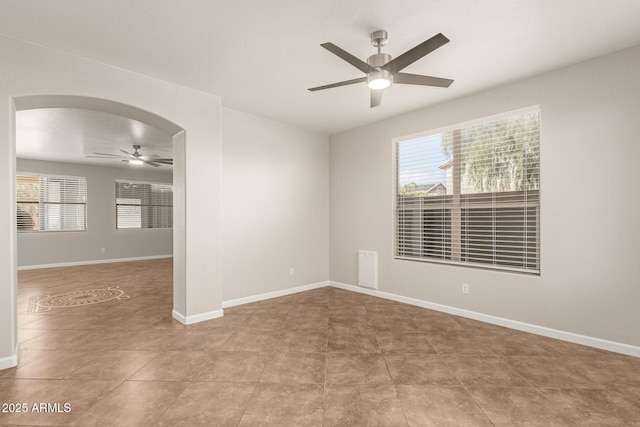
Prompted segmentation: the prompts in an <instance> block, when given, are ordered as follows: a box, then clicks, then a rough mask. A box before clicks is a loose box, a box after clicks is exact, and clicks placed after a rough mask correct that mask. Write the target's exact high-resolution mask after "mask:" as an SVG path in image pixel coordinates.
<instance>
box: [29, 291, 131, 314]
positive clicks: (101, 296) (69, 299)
mask: <svg viewBox="0 0 640 427" xmlns="http://www.w3.org/2000/svg"><path fill="white" fill-rule="evenodd" d="M127 298H129V295H127V294H125V293H124V291H123V290H122V289H120V288H119V287H118V286H115V287H109V288H104V289H84V290H81V291H73V292H65V293H63V294H57V295H47V296H45V297H31V299H30V300H29V312H30V313H40V312H43V311H50V310H52V309H54V308H68V307H79V306H82V305H89V304H98V303H101V302H106V301H111V300H114V299H127Z"/></svg>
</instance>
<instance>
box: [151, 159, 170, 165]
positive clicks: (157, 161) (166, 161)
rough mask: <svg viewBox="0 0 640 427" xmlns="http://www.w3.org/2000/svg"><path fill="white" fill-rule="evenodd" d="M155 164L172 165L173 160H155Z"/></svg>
mask: <svg viewBox="0 0 640 427" xmlns="http://www.w3.org/2000/svg"><path fill="white" fill-rule="evenodd" d="M151 161H152V162H154V163H162V164H163V165H172V164H173V159H153V160H151Z"/></svg>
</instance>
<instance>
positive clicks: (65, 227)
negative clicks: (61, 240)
mask: <svg viewBox="0 0 640 427" xmlns="http://www.w3.org/2000/svg"><path fill="white" fill-rule="evenodd" d="M16 201H17V225H18V231H19V232H28V231H83V230H86V229H87V180H86V178H84V177H78V176H56V175H36V174H25V173H18V174H17V175H16Z"/></svg>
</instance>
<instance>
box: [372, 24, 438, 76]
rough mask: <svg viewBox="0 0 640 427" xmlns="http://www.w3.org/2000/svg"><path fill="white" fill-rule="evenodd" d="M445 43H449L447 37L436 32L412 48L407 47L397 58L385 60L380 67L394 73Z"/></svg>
mask: <svg viewBox="0 0 640 427" xmlns="http://www.w3.org/2000/svg"><path fill="white" fill-rule="evenodd" d="M447 43H449V39H448V38H446V37H445V36H444V35H443V34H442V33H438V34H436V35H435V36H433V37H431V38H430V39H429V40H426V41H424V42H422V43H420V44H419V45H418V46H416V47H414V48H413V49H409V50H408V51H406V52H405V53H403V54H402V55H400V56H398V57H397V58H395V59H392V60H391V61H389V62H387V63H386V64H385V65H383V66H382V68H383V69H385V70H387V71H388V72H390V73H391V74H396V73H397V72H398V71H401V70H402V69H404V68H405V67H408V66H409V65H411V64H413V63H414V62H416V61H417V60H418V59H420V58H422V57H423V56H425V55H427V54H429V53H431V52H433V51H434V50H436V49H437V48H439V47H440V46H442V45H444V44H447Z"/></svg>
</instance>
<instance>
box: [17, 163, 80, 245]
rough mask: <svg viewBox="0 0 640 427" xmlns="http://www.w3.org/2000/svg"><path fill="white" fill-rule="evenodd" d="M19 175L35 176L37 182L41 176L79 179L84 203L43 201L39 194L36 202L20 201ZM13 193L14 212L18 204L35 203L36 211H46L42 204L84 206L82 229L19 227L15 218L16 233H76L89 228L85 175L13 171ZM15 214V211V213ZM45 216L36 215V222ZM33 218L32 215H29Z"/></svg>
mask: <svg viewBox="0 0 640 427" xmlns="http://www.w3.org/2000/svg"><path fill="white" fill-rule="evenodd" d="M20 176H30V177H35V178H37V179H38V183H40V179H41V178H43V177H44V178H54V179H70V180H80V181H81V182H83V184H84V203H63V202H60V203H56V202H45V201H42V200H41V197H40V194H39V195H38V196H39V197H38V201H37V202H24V201H23V202H21V201H19V200H18V177H20ZM14 182H15V195H16V212H17V210H18V205H20V204H35V205H37V206H38V211H39V212H40V211H42V212H47V209H44V206H47V205H60V206H63V205H81V206H83V208H84V224H83V225H84V228H82V229H73V230H71V229H62V228H61V229H59V230H55V229H42V230H40V229H38V230H35V229H31V230H29V229H21V228H19V224H18V222H17V220H16V231H17V232H18V233H26V234H30V233H78V232H86V231H87V230H88V228H89V219H88V204H89V184H88V180H87V177H86V176H75V175H58V174H51V173H41V172H16V173H15V179H14ZM39 191H43V189H42V188H40V190H39ZM16 216H17V213H16ZM46 217H47V215H46V214H45V215H44V216H43V218H40V217H38V224H40V223H41V221H45V222H46ZM31 218H32V219H33V217H31Z"/></svg>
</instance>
